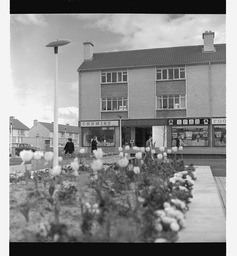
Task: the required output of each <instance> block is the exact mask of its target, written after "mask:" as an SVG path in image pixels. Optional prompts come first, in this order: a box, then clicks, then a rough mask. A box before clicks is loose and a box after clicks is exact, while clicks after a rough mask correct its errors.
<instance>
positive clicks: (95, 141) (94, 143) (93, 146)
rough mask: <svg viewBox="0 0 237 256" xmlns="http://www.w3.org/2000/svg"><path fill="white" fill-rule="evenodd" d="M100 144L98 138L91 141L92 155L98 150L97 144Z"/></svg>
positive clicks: (95, 137)
mask: <svg viewBox="0 0 237 256" xmlns="http://www.w3.org/2000/svg"><path fill="white" fill-rule="evenodd" d="M98 143H99V141H98V139H97V136H94V138H93V139H92V140H91V153H93V150H97V144H98Z"/></svg>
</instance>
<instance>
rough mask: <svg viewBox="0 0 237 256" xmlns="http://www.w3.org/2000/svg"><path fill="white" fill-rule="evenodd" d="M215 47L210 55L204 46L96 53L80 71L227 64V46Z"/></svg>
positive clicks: (217, 45) (85, 62)
mask: <svg viewBox="0 0 237 256" xmlns="http://www.w3.org/2000/svg"><path fill="white" fill-rule="evenodd" d="M214 46H215V48H216V51H215V52H210V53H207V52H206V53H203V45H194V46H179V47H167V48H153V49H141V50H131V51H117V52H102V53H94V54H93V59H92V60H90V61H88V60H87V61H84V62H83V63H82V64H81V65H80V67H79V68H78V71H87V70H88V71H89V70H98V69H100V70H101V69H109V68H111V69H113V68H132V67H149V66H171V65H172V66H174V65H193V64H202V63H207V62H226V44H215V45H214Z"/></svg>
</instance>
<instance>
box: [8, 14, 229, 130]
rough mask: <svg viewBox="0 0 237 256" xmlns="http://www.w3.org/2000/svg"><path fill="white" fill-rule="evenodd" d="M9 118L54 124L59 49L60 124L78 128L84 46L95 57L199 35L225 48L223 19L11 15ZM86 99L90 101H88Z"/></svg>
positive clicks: (189, 41)
mask: <svg viewBox="0 0 237 256" xmlns="http://www.w3.org/2000/svg"><path fill="white" fill-rule="evenodd" d="M9 30H10V82H11V85H10V87H9V93H10V96H11V100H10V106H9V109H8V111H9V116H15V118H17V119H18V120H20V121H21V122H22V123H24V124H25V125H26V126H28V127H29V128H31V127H32V126H33V120H34V119H37V120H38V121H41V122H53V118H54V117H53V115H54V114H53V113H54V112H53V103H54V91H53V90H54V83H55V56H54V53H53V49H52V48H49V47H46V45H47V44H48V43H50V42H52V41H55V40H57V39H66V40H70V41H71V43H70V44H68V45H66V46H63V47H60V48H59V55H58V65H59V73H58V74H59V75H58V95H59V96H58V107H59V109H58V112H59V116H58V122H59V124H66V123H69V124H70V125H77V124H78V72H77V69H78V67H79V66H80V65H81V64H82V62H83V42H86V41H89V42H91V43H93V44H94V52H106V51H120V50H123V51H124V50H133V49H146V48H159V47H173V46H184V45H201V44H203V39H202V33H203V32H205V31H207V30H208V31H209V30H211V31H213V32H215V39H214V40H215V43H226V15H219V14H211V15H210V14H134V13H133V14H118V13H117V14H11V15H10V19H9ZM88 97H89V95H88Z"/></svg>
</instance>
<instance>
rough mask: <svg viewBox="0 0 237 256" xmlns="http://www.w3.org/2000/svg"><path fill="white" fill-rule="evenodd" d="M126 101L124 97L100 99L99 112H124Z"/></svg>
mask: <svg viewBox="0 0 237 256" xmlns="http://www.w3.org/2000/svg"><path fill="white" fill-rule="evenodd" d="M127 105H128V99H127V98H126V97H115V98H102V99H101V111H126V110H127V109H128V108H127Z"/></svg>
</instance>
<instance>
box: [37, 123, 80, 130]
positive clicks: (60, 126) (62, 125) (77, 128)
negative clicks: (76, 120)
mask: <svg viewBox="0 0 237 256" xmlns="http://www.w3.org/2000/svg"><path fill="white" fill-rule="evenodd" d="M39 123H40V124H42V125H43V126H45V127H46V128H47V129H48V130H50V131H51V132H53V130H54V129H53V128H54V127H53V126H54V124H53V123H45V122H39ZM65 128H66V132H67V133H79V127H78V126H71V125H65V124H59V125H58V132H65Z"/></svg>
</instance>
